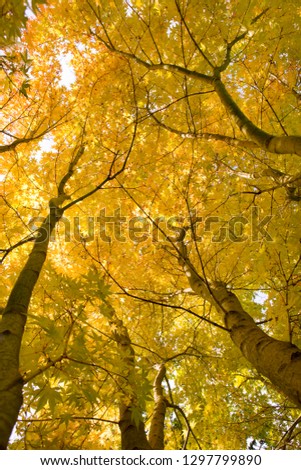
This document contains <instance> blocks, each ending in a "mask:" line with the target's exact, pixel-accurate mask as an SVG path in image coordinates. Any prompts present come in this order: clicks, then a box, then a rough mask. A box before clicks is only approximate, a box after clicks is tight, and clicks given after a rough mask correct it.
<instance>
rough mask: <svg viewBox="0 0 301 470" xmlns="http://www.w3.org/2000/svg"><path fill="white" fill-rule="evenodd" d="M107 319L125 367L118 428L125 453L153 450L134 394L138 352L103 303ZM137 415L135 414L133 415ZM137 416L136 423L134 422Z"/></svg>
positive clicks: (111, 312)
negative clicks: (136, 353) (128, 451)
mask: <svg viewBox="0 0 301 470" xmlns="http://www.w3.org/2000/svg"><path fill="white" fill-rule="evenodd" d="M104 303H105V306H106V307H105V308H106V316H107V317H109V321H110V326H111V331H112V336H113V338H114V340H115V341H116V343H117V345H118V348H119V352H120V359H121V363H122V373H123V376H124V378H123V379H121V380H119V386H120V389H121V392H122V393H121V397H120V403H119V428H120V432H121V448H122V449H123V450H151V449H152V447H151V446H150V444H149V442H148V440H147V437H146V433H145V428H144V420H143V417H142V413H141V411H140V410H139V405H138V397H137V393H136V390H135V375H136V374H135V351H134V349H133V347H132V345H131V340H130V337H129V334H128V330H127V328H126V326H125V325H124V324H123V322H122V320H120V319H119V318H118V316H117V315H116V312H115V310H114V308H113V307H112V305H111V304H110V303H109V302H108V301H104ZM133 412H134V413H133ZM134 416H135V419H134Z"/></svg>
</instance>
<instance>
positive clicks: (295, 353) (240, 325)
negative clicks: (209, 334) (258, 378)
mask: <svg viewBox="0 0 301 470" xmlns="http://www.w3.org/2000/svg"><path fill="white" fill-rule="evenodd" d="M179 251H180V253H181V257H180V264H181V265H182V266H183V269H184V272H185V274H186V276H187V278H188V280H189V284H190V286H191V288H192V289H193V291H194V292H195V293H196V294H198V295H200V296H201V297H202V298H203V299H204V300H206V301H208V302H209V303H210V304H212V305H214V306H215V308H216V310H217V311H218V312H220V313H221V315H222V316H223V320H224V323H225V326H226V327H227V328H228V329H229V332H230V336H231V339H232V341H233V342H234V344H235V345H236V346H237V347H238V348H239V349H240V351H241V352H242V354H243V355H244V356H245V358H246V359H247V360H248V361H249V362H250V363H251V364H252V365H253V366H254V367H255V368H256V369H257V370H258V372H259V373H261V374H262V375H264V376H265V377H267V378H268V379H269V380H270V381H271V382H272V384H273V385H274V386H275V387H276V388H277V390H278V391H279V392H282V393H283V394H284V395H285V396H286V397H287V398H288V399H289V400H291V401H292V402H293V403H295V405H297V406H298V408H301V350H300V349H299V348H297V346H295V345H294V344H291V343H289V342H286V341H280V340H277V339H274V338H271V337H270V336H269V335H267V334H266V333H264V332H263V331H262V330H261V329H260V328H259V326H257V325H256V323H255V322H254V320H253V318H252V317H251V316H250V315H249V314H248V313H247V312H246V311H245V310H244V309H243V308H242V306H241V304H240V302H239V300H238V298H237V297H236V295H235V294H233V292H230V291H229V290H228V289H227V288H226V287H225V285H224V284H223V283H218V282H211V283H210V282H208V280H205V279H203V278H202V277H201V276H199V275H198V273H197V271H196V269H195V268H194V266H193V265H192V263H191V262H190V260H189V258H188V256H187V250H186V247H185V245H184V243H183V242H181V243H180V244H179Z"/></svg>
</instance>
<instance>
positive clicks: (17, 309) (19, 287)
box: [0, 142, 85, 449]
mask: <svg viewBox="0 0 301 470" xmlns="http://www.w3.org/2000/svg"><path fill="white" fill-rule="evenodd" d="M84 149H85V146H84V144H83V142H81V144H80V145H79V147H78V148H77V149H75V153H74V156H73V158H72V159H71V161H70V163H69V167H68V170H67V172H66V174H65V175H64V176H63V178H62V179H61V181H60V183H59V185H58V196H57V197H56V198H53V199H51V200H50V201H49V214H48V216H47V217H46V218H45V219H44V221H43V222H42V224H41V226H40V228H39V229H38V230H37V234H36V237H37V238H36V240H35V242H34V245H33V248H32V250H31V253H30V254H29V256H28V259H27V262H26V264H25V266H24V268H23V269H22V271H21V272H20V274H19V277H18V278H17V280H16V282H15V284H14V287H13V289H12V291H11V294H10V296H9V298H8V301H7V304H6V307H5V309H4V311H3V315H2V320H1V322H0V449H6V448H7V444H8V441H9V437H10V435H11V432H12V430H13V427H14V425H15V423H16V421H17V418H18V414H19V411H20V408H21V406H22V402H23V397H22V389H23V380H22V377H21V375H20V372H19V354H20V348H21V343H22V338H23V333H24V329H25V324H26V320H27V313H28V307H29V303H30V300H31V296H32V293H33V289H34V287H35V285H36V283H37V281H38V278H39V275H40V273H41V271H42V268H43V265H44V262H45V260H46V256H47V250H48V246H49V242H50V237H51V234H52V232H53V230H54V228H55V226H56V224H57V222H58V221H59V220H60V218H61V217H62V215H63V213H64V208H60V207H59V206H60V205H61V204H63V202H64V201H65V200H66V199H68V196H67V195H66V193H65V186H66V184H67V183H68V181H69V179H70V178H71V176H72V175H73V172H74V168H75V166H76V165H77V163H78V161H79V159H80V157H81V156H82V154H83V153H84Z"/></svg>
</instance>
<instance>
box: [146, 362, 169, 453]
mask: <svg viewBox="0 0 301 470" xmlns="http://www.w3.org/2000/svg"><path fill="white" fill-rule="evenodd" d="M165 374H166V368H165V365H164V364H160V367H159V370H158V373H157V375H156V378H155V381H154V400H155V405H154V412H153V416H152V420H151V426H150V431H149V443H150V445H151V447H152V449H157V450H163V449H164V422H165V415H166V408H167V400H166V398H165V397H164V391H163V387H162V380H163V379H164V376H165Z"/></svg>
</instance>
